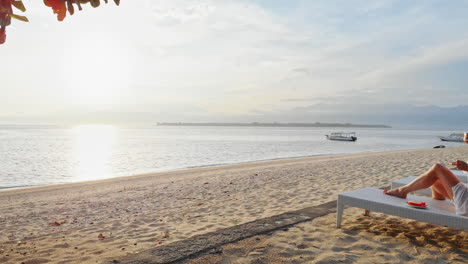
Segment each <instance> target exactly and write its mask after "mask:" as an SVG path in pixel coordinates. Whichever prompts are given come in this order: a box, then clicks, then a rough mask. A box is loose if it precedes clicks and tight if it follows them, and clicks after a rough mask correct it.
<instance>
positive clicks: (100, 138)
mask: <svg viewBox="0 0 468 264" xmlns="http://www.w3.org/2000/svg"><path fill="white" fill-rule="evenodd" d="M116 133H117V128H116V127H114V126H111V125H80V126H76V127H73V128H72V134H73V152H72V153H73V160H74V163H75V165H76V166H74V167H75V168H76V169H75V171H74V173H73V174H74V175H73V177H74V181H89V180H96V179H104V178H109V177H111V173H112V167H111V159H112V154H113V151H114V144H115V140H116Z"/></svg>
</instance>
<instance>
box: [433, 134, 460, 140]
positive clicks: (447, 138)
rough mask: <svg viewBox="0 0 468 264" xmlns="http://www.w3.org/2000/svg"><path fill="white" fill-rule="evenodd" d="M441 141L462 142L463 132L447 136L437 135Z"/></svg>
mask: <svg viewBox="0 0 468 264" xmlns="http://www.w3.org/2000/svg"><path fill="white" fill-rule="evenodd" d="M439 138H440V140H442V141H450V142H463V133H452V134H450V135H449V136H448V137H442V136H440V137H439Z"/></svg>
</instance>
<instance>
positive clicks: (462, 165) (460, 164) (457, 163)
mask: <svg viewBox="0 0 468 264" xmlns="http://www.w3.org/2000/svg"><path fill="white" fill-rule="evenodd" d="M452 165H454V166H457V169H459V170H462V171H468V164H466V162H464V161H461V160H457V161H454V162H452Z"/></svg>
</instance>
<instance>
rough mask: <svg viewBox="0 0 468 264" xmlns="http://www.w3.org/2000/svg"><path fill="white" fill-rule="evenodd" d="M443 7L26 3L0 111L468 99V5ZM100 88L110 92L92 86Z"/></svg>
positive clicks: (201, 112)
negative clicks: (62, 12) (76, 8)
mask: <svg viewBox="0 0 468 264" xmlns="http://www.w3.org/2000/svg"><path fill="white" fill-rule="evenodd" d="M439 5H440V3H438V1H426V2H424V4H421V3H410V2H408V1H397V0H395V1H393V0H379V1H372V2H371V3H369V1H345V0H340V1H338V0H336V1H306V0H302V1H292V2H287V3H286V2H284V1H263V0H255V1H248V0H239V1H235V0H185V1H182V0H174V1H163V0H141V1H122V3H121V6H120V7H115V6H114V5H111V4H109V5H106V6H103V7H100V8H97V9H92V8H90V7H87V8H86V10H85V11H84V12H78V13H77V14H75V15H74V16H73V17H68V18H67V19H66V21H65V22H64V23H58V22H56V21H55V18H54V16H53V15H52V11H51V10H49V9H45V8H44V7H43V5H42V3H36V2H34V3H31V5H30V7H31V8H30V11H29V12H28V15H29V17H30V19H31V20H32V22H31V23H29V24H15V27H12V29H11V32H10V34H11V36H10V37H9V42H8V46H5V47H6V48H7V49H8V52H6V51H5V49H3V50H0V57H1V58H2V61H7V62H8V63H4V64H2V65H1V66H0V71H1V72H2V92H3V97H2V98H0V111H1V112H2V113H3V115H6V116H27V115H30V116H37V115H41V116H47V115H53V113H56V112H63V113H65V114H67V113H68V114H69V115H70V116H77V114H76V112H77V111H78V112H81V113H82V114H83V116H85V115H87V113H97V112H99V111H107V109H108V108H112V109H113V111H111V112H113V113H116V114H115V115H116V116H118V115H119V114H118V113H123V112H129V113H151V112H153V113H161V112H164V111H169V112H170V114H171V116H172V117H173V118H174V119H177V117H178V116H179V117H180V119H185V118H188V116H189V115H187V114H186V113H187V111H185V110H184V108H183V106H187V109H191V110H193V113H197V114H194V115H193V116H196V117H194V118H202V117H203V118H205V117H206V118H209V116H210V115H211V116H212V117H213V118H219V117H220V116H223V115H224V116H225V117H230V118H234V116H235V117H236V118H240V117H241V116H243V117H245V118H247V119H248V118H249V116H250V115H253V116H255V117H259V116H261V115H262V114H263V113H276V115H277V116H278V117H279V116H289V117H290V118H292V119H293V118H300V117H302V116H303V117H305V116H307V114H305V112H304V111H312V110H313V111H315V112H320V113H322V114H326V112H327V111H329V112H330V114H332V113H333V114H336V113H335V112H333V111H335V109H340V110H342V111H346V114H348V113H351V112H353V111H356V112H357V111H359V109H356V108H353V107H348V108H345V107H342V106H344V105H355V104H362V103H363V102H366V103H373V104H376V105H378V104H381V105H408V106H427V105H436V106H439V107H440V106H443V107H455V106H457V105H463V104H464V103H465V102H466V101H467V100H468V94H467V93H466V92H463V90H462V89H463V87H464V86H463V83H466V82H467V81H468V77H466V76H464V73H463V71H462V70H461V69H464V67H466V65H465V64H464V63H465V62H468V56H467V55H468V49H467V48H466V47H468V45H467V44H468V34H466V33H464V32H465V30H464V29H465V28H466V27H467V26H468V21H467V20H466V19H465V15H466V12H464V11H465V10H467V9H468V8H467V6H468V5H467V4H466V3H461V2H457V3H453V2H451V3H446V4H444V8H441V7H440V6H439ZM31 42H34V44H35V45H30V43H31ZM13 44H14V45H13ZM5 65H8V66H5ZM100 87H101V88H102V87H106V88H107V92H106V93H104V92H103V91H104V89H101V90H100V91H101V93H96V94H95V96H90V95H93V91H95V89H99V88H100ZM96 95H99V96H96ZM107 95H108V96H107ZM86 96H89V98H86ZM78 97H79V98H81V99H80V100H77V98H78ZM91 97H92V98H91ZM96 97H101V98H102V102H101V103H99V100H100V99H99V100H96ZM104 99H106V100H104ZM93 100H94V101H93ZM78 101H79V102H78ZM87 101H88V102H87ZM104 101H106V102H104ZM92 102H94V103H92ZM167 105H174V106H176V107H173V108H168V107H166V106H167ZM311 105H313V106H316V107H315V108H310V106H311ZM326 105H329V106H330V107H325V106H326ZM318 106H321V107H320V108H317V107H318ZM332 106H334V107H332ZM77 109H78V110H77ZM195 109H198V110H195ZM294 109H296V110H297V109H304V111H302V112H301V111H296V110H294ZM345 109H346V110H345ZM410 110H411V111H413V110H414V111H416V108H411V107H410V108H408V111H410ZM169 112H167V113H169ZM281 113H284V115H281ZM293 113H297V117H295V116H294V115H293ZM350 115H352V114H350ZM144 116H147V120H152V119H154V118H155V116H156V115H146V114H145V115H144ZM88 118H91V117H89V115H88ZM109 118H110V117H109ZM330 118H332V117H330ZM220 119H222V118H220ZM167 121H170V120H167ZM207 121H210V120H207ZM322 121H326V120H322Z"/></svg>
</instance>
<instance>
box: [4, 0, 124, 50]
mask: <svg viewBox="0 0 468 264" xmlns="http://www.w3.org/2000/svg"><path fill="white" fill-rule="evenodd" d="M107 1H108V0H104V2H105V3H106V4H107ZM114 3H115V4H116V5H119V4H120V0H114ZM44 4H45V5H46V6H48V7H50V8H52V11H53V12H54V14H56V15H57V19H58V21H63V20H64V19H65V17H66V16H67V12H68V13H69V14H70V15H73V14H74V13H75V7H76V8H78V10H80V11H81V10H82V7H81V5H83V4H90V5H91V6H92V7H98V6H99V5H101V1H100V0H44ZM13 7H14V8H15V9H17V10H19V11H22V12H25V11H26V8H25V6H24V5H23V2H22V0H0V44H3V43H5V41H6V27H7V26H9V25H10V24H11V19H12V18H14V19H17V20H21V21H24V22H29V20H28V18H27V17H25V16H20V15H17V14H15V13H13Z"/></svg>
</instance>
